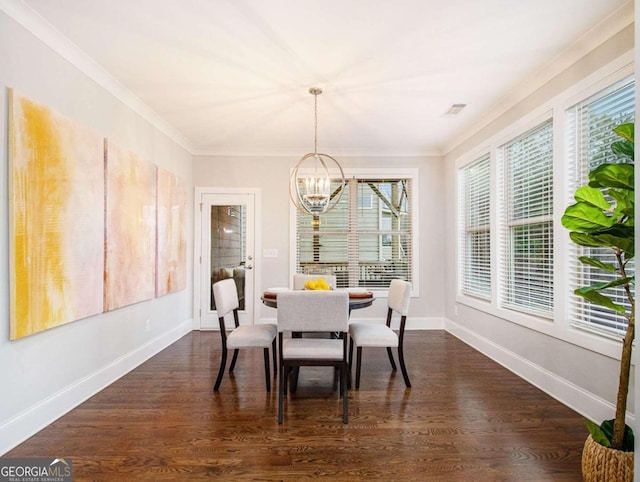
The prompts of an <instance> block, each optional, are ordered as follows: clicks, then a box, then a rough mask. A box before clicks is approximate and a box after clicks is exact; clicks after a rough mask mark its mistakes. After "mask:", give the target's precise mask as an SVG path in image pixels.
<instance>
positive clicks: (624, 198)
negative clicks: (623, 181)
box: [607, 189, 635, 217]
mask: <svg viewBox="0 0 640 482" xmlns="http://www.w3.org/2000/svg"><path fill="white" fill-rule="evenodd" d="M634 194H635V193H634V192H633V191H629V190H627V189H609V190H608V192H607V195H608V196H610V197H611V198H613V200H615V202H616V205H615V209H614V216H616V217H621V216H630V217H633V216H634V207H635V199H634V198H635V196H634Z"/></svg>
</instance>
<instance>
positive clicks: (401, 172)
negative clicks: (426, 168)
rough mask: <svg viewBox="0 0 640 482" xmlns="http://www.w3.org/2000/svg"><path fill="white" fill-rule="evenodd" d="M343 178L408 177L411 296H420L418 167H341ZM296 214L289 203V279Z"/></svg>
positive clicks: (378, 293) (292, 267)
mask: <svg viewBox="0 0 640 482" xmlns="http://www.w3.org/2000/svg"><path fill="white" fill-rule="evenodd" d="M343 171H344V176H345V178H353V177H355V178H356V179H377V180H385V179H398V178H404V179H410V180H411V184H412V188H411V192H410V196H411V206H412V215H411V222H412V226H411V244H412V263H411V267H410V271H411V296H412V297H419V296H420V277H419V273H420V269H419V267H420V246H419V244H418V243H419V230H420V222H419V220H420V200H419V192H420V178H419V169H418V168H398V169H396V168H394V169H385V168H379V169H367V168H363V169H357V168H343ZM330 175H331V176H332V178H333V177H339V174H338V173H334V172H330ZM296 216H297V211H296V207H295V206H293V204H292V203H290V207H289V233H290V240H289V243H290V246H291V247H292V249H290V250H289V253H290V255H289V256H290V258H289V279H293V275H294V274H295V269H296V261H297V260H296V251H297V250H296V246H297V245H296V243H297V241H296V239H297V232H296V231H297V227H296ZM370 290H371V291H373V292H375V294H376V296H379V297H383V298H384V297H386V296H387V295H388V291H389V290H388V289H387V288H373V289H370Z"/></svg>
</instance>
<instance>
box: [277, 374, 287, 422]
mask: <svg viewBox="0 0 640 482" xmlns="http://www.w3.org/2000/svg"><path fill="white" fill-rule="evenodd" d="M284 370H285V368H284V363H280V379H279V381H278V424H282V418H283V414H282V412H283V405H284V390H285V387H286V386H287V381H286V380H285V372H284Z"/></svg>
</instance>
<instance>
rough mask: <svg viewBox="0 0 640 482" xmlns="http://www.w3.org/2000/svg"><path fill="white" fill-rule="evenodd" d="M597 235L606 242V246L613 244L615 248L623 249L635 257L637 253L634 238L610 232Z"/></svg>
mask: <svg viewBox="0 0 640 482" xmlns="http://www.w3.org/2000/svg"><path fill="white" fill-rule="evenodd" d="M596 237H597V239H599V240H600V241H602V242H603V243H604V246H610V247H611V246H613V247H614V248H618V249H621V250H622V251H625V252H626V253H627V254H628V255H629V257H633V256H634V255H635V245H634V240H633V238H621V237H619V236H612V235H610V234H598V235H597V236H596Z"/></svg>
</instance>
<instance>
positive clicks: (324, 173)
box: [289, 87, 346, 217]
mask: <svg viewBox="0 0 640 482" xmlns="http://www.w3.org/2000/svg"><path fill="white" fill-rule="evenodd" d="M309 93H310V94H312V95H313V96H314V100H315V102H314V114H315V117H314V119H315V122H314V142H313V152H310V153H308V154H305V155H304V156H302V158H301V159H300V160H299V161H298V163H297V164H296V165H295V167H294V168H293V170H292V171H291V175H290V176H289V197H290V198H291V202H292V203H293V205H294V206H295V207H296V208H297V209H298V210H299V211H300V212H302V213H304V214H309V215H311V216H314V217H316V216H319V215H320V214H324V213H326V212H328V211H330V210H331V209H333V208H334V207H335V206H336V205H337V204H338V202H339V201H340V199H341V198H342V194H343V192H344V187H345V185H346V180H345V177H344V171H343V170H342V166H340V163H339V162H338V161H337V160H336V159H335V158H333V157H332V156H330V155H329V154H324V153H320V152H318V95H320V94H322V89H321V88H319V87H311V88H310V89H309ZM336 167H337V170H338V171H339V172H340V177H341V181H340V187H339V188H338V189H336V190H335V191H333V192H331V180H332V178H331V169H333V170H334V172H336V171H335V168H336Z"/></svg>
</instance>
